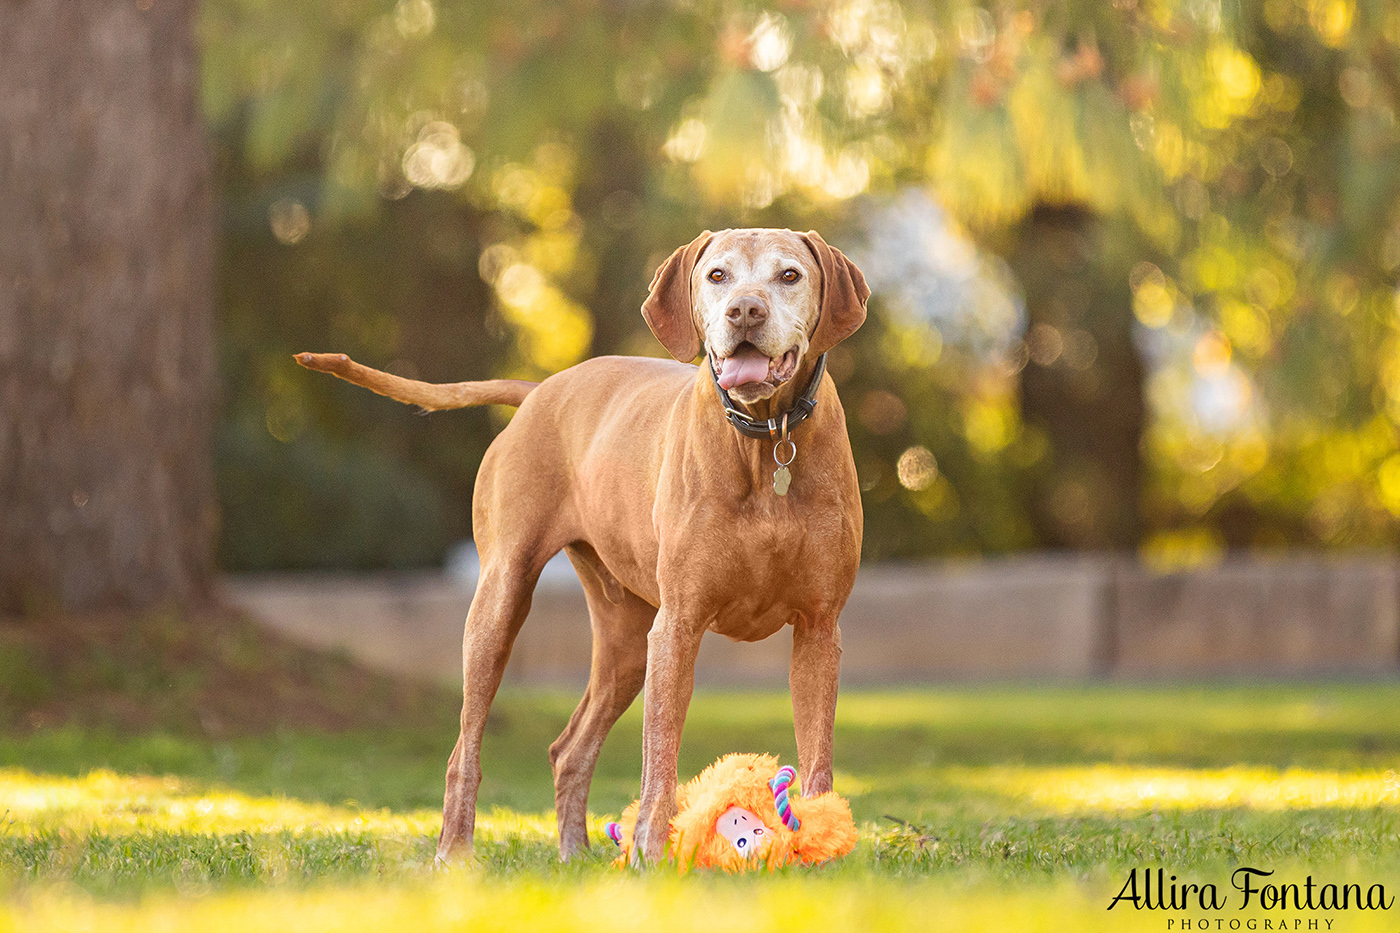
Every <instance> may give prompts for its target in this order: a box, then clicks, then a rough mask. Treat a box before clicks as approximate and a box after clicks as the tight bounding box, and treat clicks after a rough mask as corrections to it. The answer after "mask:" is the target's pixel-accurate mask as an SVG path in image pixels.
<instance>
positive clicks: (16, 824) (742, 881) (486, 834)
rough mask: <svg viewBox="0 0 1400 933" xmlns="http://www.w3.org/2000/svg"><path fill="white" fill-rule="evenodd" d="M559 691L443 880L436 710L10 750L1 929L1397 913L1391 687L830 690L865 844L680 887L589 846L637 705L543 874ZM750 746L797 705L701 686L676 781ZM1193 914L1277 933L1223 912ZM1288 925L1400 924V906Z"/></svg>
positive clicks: (612, 926)
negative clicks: (569, 848)
mask: <svg viewBox="0 0 1400 933" xmlns="http://www.w3.org/2000/svg"><path fill="white" fill-rule="evenodd" d="M575 699H576V698H575V697H573V696H565V695H562V694H556V693H538V692H535V693H507V694H503V695H502V697H501V698H500V699H499V700H498V701H497V706H496V708H495V710H494V711H493V715H492V719H491V723H490V728H489V730H488V734H487V737H486V742H485V746H484V749H483V760H484V769H485V779H484V781H483V784H482V799H481V811H482V818H481V820H480V822H479V826H478V858H477V861H476V863H475V864H474V865H472V866H469V867H467V868H464V869H460V870H457V871H454V872H451V873H440V872H439V873H435V872H433V871H432V869H431V856H432V848H433V841H434V836H435V834H436V830H437V825H438V818H439V814H438V811H437V807H438V806H439V804H440V799H441V787H442V768H443V764H444V762H445V759H446V754H447V752H448V751H449V750H450V748H451V745H452V741H453V739H454V737H455V716H454V711H453V710H452V709H451V708H450V707H449V706H446V705H443V704H437V705H432V704H427V705H425V706H423V708H422V710H421V714H420V715H417V716H415V717H413V718H411V719H408V720H406V721H404V722H402V723H401V724H399V725H397V726H395V727H393V728H386V727H382V726H377V727H375V728H372V729H362V730H359V731H352V732H344V733H321V732H308V731H295V732H293V731H286V732H272V733H268V734H263V735H242V736H238V735H227V736H223V737H220V738H211V737H209V736H207V735H199V734H194V733H189V732H179V731H155V732H146V733H136V734H132V733H129V732H122V731H120V730H116V729H111V728H106V727H95V726H81V727H80V726H69V727H61V728H54V729H47V730H38V731H33V732H30V733H28V734H12V735H9V736H8V737H4V738H0V814H3V816H0V904H3V906H0V931H3V930H6V929H7V928H9V927H17V928H22V929H28V928H35V929H42V928H51V927H65V928H83V927H86V928H89V929H100V930H108V929H112V930H121V929H132V930H136V929H142V930H145V929H158V928H169V929H193V930H200V929H211V930H212V929H220V930H222V929H259V930H261V929H339V928H345V929H383V928H399V929H414V930H417V929H437V928H448V927H450V928H454V929H458V928H464V927H465V928H470V929H473V930H476V929H494V928H497V927H499V928H501V929H590V930H591V929H608V930H616V929H619V928H622V929H632V928H638V929H654V928H657V927H658V926H665V927H674V928H678V929H690V928H696V929H699V928H702V926H703V928H704V929H712V928H713V927H714V926H715V924H721V925H726V924H730V923H733V924H734V925H739V926H746V927H750V928H753V929H774V928H777V927H779V926H782V927H793V926H796V927H802V926H804V925H805V926H814V927H817V928H827V927H832V928H848V929H903V928H938V929H989V930H1000V929H1047V930H1049V929H1056V930H1062V929H1090V930H1095V929H1108V930H1118V929H1123V930H1132V929H1152V930H1166V929H1169V928H1168V927H1167V926H1166V921H1167V920H1168V919H1174V918H1175V919H1179V918H1183V917H1188V916H1190V917H1195V916H1196V915H1197V914H1199V911H1193V912H1190V913H1187V914H1183V913H1181V912H1173V911H1165V912H1163V911H1147V910H1140V911H1133V910H1131V905H1126V906H1124V905H1120V906H1119V907H1118V908H1116V909H1115V910H1114V911H1113V912H1112V913H1108V912H1107V911H1106V909H1105V908H1106V906H1107V904H1108V903H1109V902H1110V900H1111V899H1112V898H1113V896H1114V895H1115V894H1116V893H1118V891H1119V889H1120V888H1121V887H1122V886H1123V884H1124V881H1125V879H1126V877H1127V873H1128V871H1129V870H1131V869H1134V868H1136V869H1146V868H1153V869H1155V868H1156V867H1159V866H1160V867H1164V868H1166V869H1167V870H1168V872H1169V873H1175V874H1177V875H1178V876H1180V877H1181V878H1182V879H1183V882H1184V881H1186V880H1190V881H1195V882H1198V883H1205V882H1213V883H1216V884H1217V885H1219V886H1220V887H1221V889H1222V891H1223V893H1225V894H1231V893H1232V889H1230V888H1229V878H1230V872H1231V871H1232V870H1233V869H1234V868H1236V867H1238V866H1240V865H1252V866H1256V867H1260V868H1263V869H1274V870H1276V872H1277V875H1276V876H1275V877H1278V878H1283V879H1286V880H1290V881H1296V882H1297V883H1300V884H1301V883H1302V882H1303V880H1304V878H1306V877H1307V876H1308V875H1309V874H1311V875H1312V876H1313V877H1314V878H1316V879H1318V883H1319V884H1321V883H1323V881H1333V882H1337V883H1342V882H1345V881H1352V882H1356V883H1360V884H1362V886H1363V888H1365V887H1367V886H1369V885H1370V884H1373V883H1383V884H1386V885H1387V890H1388V892H1389V893H1390V894H1392V895H1393V894H1400V780H1397V778H1396V771H1397V770H1400V716H1397V715H1396V711H1397V710H1400V685H1397V684H1394V683H1311V684H1240V685H1224V686H1222V685H1215V686H1204V685H1202V686H1181V685H1112V684H1095V685H1079V686H1064V685H1058V686H1057V685H1026V686H998V687H983V688H976V687H964V688H945V689H919V690H902V691H879V692H861V691H846V692H844V693H843V695H842V698H841V704H840V711H839V716H838V732H837V747H836V754H837V758H836V760H837V774H836V785H837V789H838V791H840V792H842V793H843V794H844V795H845V796H847V797H848V798H849V799H850V801H851V805H852V810H853V812H854V813H855V816H856V819H857V821H858V823H860V824H861V826H862V835H861V842H860V844H859V846H858V848H857V850H856V852H855V853H853V854H852V855H851V856H850V857H848V858H847V859H845V860H844V861H842V862H840V863H838V864H835V865H830V866H826V867H823V868H820V869H788V870H784V871H782V872H779V873H778V876H777V877H768V876H764V877H754V876H744V877H737V878H726V877H704V876H700V877H694V878H689V877H688V878H686V879H685V880H679V879H677V878H675V877H674V876H673V875H672V874H670V873H669V872H667V871H665V870H653V871H649V872H643V873H640V874H636V873H631V872H621V871H619V870H617V869H614V868H613V867H611V865H610V864H609V861H610V857H611V854H612V853H611V851H610V849H611V846H610V844H609V843H607V842H606V840H603V839H602V836H601V825H602V822H603V821H604V820H606V819H607V818H610V817H611V816H614V815H616V814H617V813H618V812H619V811H620V810H621V809H622V807H623V806H625V805H626V804H627V803H628V802H629V801H630V800H631V799H632V797H633V796H634V795H635V793H636V789H637V775H638V773H639V769H640V712H639V710H637V709H634V710H632V711H631V712H629V713H628V715H627V716H626V717H624V719H623V721H622V722H621V723H620V724H619V725H618V727H617V728H616V729H615V730H614V733H613V735H612V736H611V737H610V738H609V740H608V743H607V745H606V746H605V748H604V750H603V754H602V757H601V759H600V761H599V766H598V771H597V775H596V777H595V781H594V785H593V794H592V797H591V799H590V809H591V810H592V812H593V813H594V814H595V822H594V827H593V829H594V839H595V842H594V848H593V850H592V852H591V853H590V854H589V855H588V856H587V857H586V858H583V859H580V860H577V861H575V862H573V863H570V864H568V865H561V864H560V863H559V862H558V861H557V858H556V855H555V852H554V842H553V832H554V828H553V817H552V813H551V812H550V810H551V807H552V802H553V792H552V788H551V785H550V780H549V767H548V762H547V757H546V749H547V746H548V744H549V742H550V741H551V740H552V739H553V738H554V736H555V735H557V734H558V732H559V731H560V730H561V729H562V728H563V726H564V723H565V722H566V721H567V718H568V714H569V712H570V710H571V708H572V705H573V702H574V700H575ZM745 750H753V751H768V752H771V753H773V754H776V755H778V756H779V757H780V758H782V759H783V760H784V761H791V762H795V760H796V754H795V749H794V747H793V740H792V734H791V709H790V706H789V700H788V698H787V696H786V695H785V694H780V693H733V692H725V693H702V694H699V695H697V697H696V700H695V702H694V704H693V705H692V708H691V713H690V718H689V720H688V722H687V727H686V734H685V742H684V749H683V755H682V761H681V772H682V775H683V776H689V775H691V774H694V773H696V772H697V771H699V770H700V769H701V768H702V767H704V766H705V765H706V764H708V763H709V762H710V761H712V760H714V759H715V758H716V757H718V756H719V755H721V754H724V753H725V752H729V751H745ZM1235 897H1236V898H1238V895H1237V894H1236V895H1235ZM1210 916H1211V917H1213V918H1218V919H1222V920H1224V921H1225V923H1226V926H1225V927H1222V929H1228V928H1229V926H1228V922H1229V920H1231V919H1238V918H1245V919H1247V918H1249V917H1254V918H1255V919H1256V920H1257V921H1258V923H1257V924H1256V927H1255V928H1256V929H1265V927H1264V926H1263V925H1262V922H1263V920H1266V919H1267V920H1269V921H1270V923H1271V926H1270V927H1268V928H1270V929H1277V928H1279V927H1276V926H1273V925H1272V924H1273V923H1274V922H1275V921H1278V922H1282V921H1283V920H1284V919H1286V918H1285V917H1283V915H1282V914H1280V913H1278V912H1266V913H1258V914H1256V913H1252V912H1249V911H1238V912H1237V911H1236V909H1235V904H1234V903H1230V904H1227V906H1226V908H1225V910H1223V911H1219V912H1215V913H1212V914H1211V915H1210ZM1289 917H1291V918H1295V919H1300V920H1302V921H1303V925H1302V926H1301V927H1299V929H1305V928H1307V921H1308V920H1310V919H1317V920H1319V928H1321V929H1326V924H1325V923H1324V922H1322V921H1324V920H1325V919H1333V920H1334V921H1336V923H1337V924H1340V926H1338V925H1334V927H1333V928H1334V929H1346V930H1365V929H1384V930H1389V931H1391V933H1394V930H1396V929H1397V928H1400V908H1397V909H1394V910H1391V911H1372V912H1367V911H1355V910H1348V911H1344V912H1339V911H1333V912H1309V911H1293V912H1290V913H1289ZM1180 928H1181V927H1180V926H1179V925H1176V926H1173V927H1171V928H1170V929H1180ZM1212 928H1214V927H1213V921H1212ZM1241 928H1248V927H1241ZM1287 928H1290V929H1291V928H1292V927H1291V926H1290V927H1287Z"/></svg>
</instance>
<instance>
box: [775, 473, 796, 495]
mask: <svg viewBox="0 0 1400 933" xmlns="http://www.w3.org/2000/svg"><path fill="white" fill-rule="evenodd" d="M791 485H792V471H791V470H789V469H788V468H787V467H785V466H780V467H778V468H777V469H776V470H774V471H773V491H774V492H776V493H777V494H778V495H780V496H785V495H787V491H788V487H789V486H791Z"/></svg>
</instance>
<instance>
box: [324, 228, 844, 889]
mask: <svg viewBox="0 0 1400 933" xmlns="http://www.w3.org/2000/svg"><path fill="white" fill-rule="evenodd" d="M868 296H869V289H868V288H866V285H865V279H864V277H863V276H862V275H861V273H860V270H858V269H857V268H856V267H855V265H854V264H853V263H851V262H850V260H848V259H847V258H846V257H845V256H843V255H842V254H841V253H840V251H838V250H836V249H833V248H832V247H830V246H828V245H827V244H826V243H825V242H823V240H822V238H821V237H820V236H818V235H817V234H815V233H806V234H797V233H793V232H791V231H787V230H726V231H723V232H721V233H718V234H713V235H712V234H710V233H709V232H706V233H704V234H702V235H701V236H700V237H698V238H697V239H696V240H695V241H693V242H692V243H690V244H689V245H687V246H684V247H682V248H681V249H678V250H676V252H675V253H673V254H672V255H671V257H670V258H669V259H668V260H666V262H665V264H664V265H662V267H661V268H660V269H659V270H657V273H656V277H655V278H654V279H653V280H652V284H651V294H650V295H649V296H648V298H647V300H646V302H645V304H643V306H642V314H643V315H644V316H645V317H646V321H647V324H648V325H650V327H651V329H652V332H653V333H654V334H656V337H657V339H658V340H660V341H661V343H662V344H663V345H664V346H665V347H666V349H667V350H668V351H670V353H671V354H672V355H673V356H674V357H675V358H676V359H677V360H679V361H680V362H671V361H669V360H666V361H662V360H654V359H642V358H631V357H602V358H599V359H594V360H589V361H587V362H584V363H580V364H579V365H577V366H574V367H572V368H571V369H568V370H565V371H564V372H561V373H558V374H557V375H554V376H551V377H550V378H549V379H546V380H545V381H544V382H542V383H538V384H536V383H530V382H518V381H512V380H497V381H493V382H467V383H457V384H455V385H428V384H426V383H421V382H414V381H412V380H407V379H401V378H399V377H397V376H391V375H388V374H387V373H381V372H378V371H377V370H372V369H367V368H366V367H363V366H360V365H359V364H357V363H354V362H353V361H351V360H350V359H349V358H348V357H346V356H344V355H340V354H314V353H303V354H299V355H298V356H297V360H298V362H300V363H301V364H302V365H303V366H306V367H309V368H311V369H318V370H322V371H324V372H330V373H333V374H335V375H337V376H339V377H340V378H342V379H346V380H349V381H350V382H354V383H356V384H358V385H362V386H365V387H367V388H370V389H373V390H374V391H376V392H379V393H380V394H382V395H388V396H390V397H392V398H396V399H398V400H400V401H403V402H408V403H411V404H417V405H421V406H423V407H424V408H427V409H443V408H461V407H464V406H467V405H485V404H505V405H519V406H520V411H519V412H518V413H517V414H516V416H515V418H514V419H513V420H512V421H511V422H510V424H509V426H507V427H506V429H505V430H504V431H502V432H501V434H500V436H498V437H497V438H496V440H495V441H494V442H493V443H492V444H491V447H490V449H489V450H488V451H487V452H486V456H485V458H484V459H483V460H482V463H481V471H480V473H479V474H478V476H477V480H476V493H475V497H474V500H473V503H472V509H473V511H472V515H473V522H474V525H473V531H474V534H475V537H476V544H477V548H478V549H479V552H480V555H481V576H480V580H479V583H478V584H477V591H476V596H475V598H474V599H473V600H472V604H471V611H470V613H469V614H468V616H467V625H466V633H465V635H464V637H463V642H462V664H463V673H464V676H465V684H464V695H463V702H462V730H461V735H460V736H459V738H458V739H457V747H456V748H454V749H453V751H452V757H451V759H450V761H449V762H448V766H447V793H446V796H445V798H444V800H443V814H442V834H441V836H440V837H439V840H438V852H437V854H438V858H439V859H447V858H449V857H451V856H452V855H454V854H456V853H459V852H464V851H466V850H467V849H468V848H469V847H470V845H471V841H472V832H473V827H474V826H475V823H476V794H477V788H478V786H479V785H480V783H481V762H480V748H481V735H482V730H483V728H484V727H485V724H486V713H487V710H488V709H489V707H490V705H491V701H492V699H493V698H494V697H495V695H496V689H497V687H498V686H499V685H500V682H501V674H502V672H503V670H504V669H505V666H506V660H507V658H508V657H509V655H510V650H511V645H512V644H513V642H514V640H515V636H516V633H517V632H518V631H519V630H520V625H521V623H522V622H524V621H525V616H526V614H527V613H528V612H529V610H530V597H531V594H532V592H533V591H534V588H535V583H536V581H537V580H538V579H539V575H540V571H541V569H542V568H543V567H544V564H545V562H546V561H547V560H549V558H550V557H551V556H553V555H554V554H556V553H558V552H559V550H560V549H563V550H564V551H565V552H567V553H568V555H569V559H570V561H572V562H573V565H574V567H575V569H576V570H577V572H578V575H579V579H580V580H581V581H582V583H583V588H584V592H585V594H586V596H587V599H588V609H589V615H590V617H591V621H592V626H593V661H592V670H591V672H590V675H589V681H588V689H587V690H586V691H585V692H584V695H583V700H582V701H581V702H580V703H579V705H578V709H576V710H575V711H574V714H573V716H572V717H571V718H570V720H569V725H568V727H567V728H565V730H564V732H563V734H562V735H560V736H559V738H558V740H557V741H555V742H554V744H553V745H551V746H550V749H549V755H550V761H551V762H552V763H553V767H554V786H555V806H556V812H557V816H558V820H559V851H560V854H561V855H562V856H563V857H564V858H568V857H569V856H570V855H572V854H573V853H574V852H576V851H577V850H578V849H579V848H581V847H586V846H587V845H588V838H587V833H586V826H585V818H586V814H587V803H588V788H589V784H590V782H591V780H592V777H593V766H594V764H595V762H596V761H597V758H598V751H599V749H600V748H601V747H602V744H603V739H604V738H605V737H606V736H607V733H608V730H609V729H611V728H612V725H613V723H614V722H616V721H617V718H618V717H619V716H620V715H622V713H623V711H624V710H626V709H627V707H628V706H630V705H631V703H632V701H633V699H635V698H636V696H637V693H638V692H639V691H640V690H641V689H642V687H643V685H645V687H646V700H645V708H644V713H643V724H642V735H643V739H642V741H643V758H642V762H643V763H642V788H641V813H640V816H639V818H638V821H637V827H636V836H635V838H636V839H637V841H638V845H637V849H636V850H635V851H638V852H640V853H641V855H642V856H643V857H645V858H646V859H648V860H653V861H654V860H656V859H658V858H660V857H661V856H662V855H663V853H664V849H665V845H666V840H667V835H668V831H669V826H670V821H671V818H672V817H673V816H674V815H675V812H676V784H677V777H678V775H677V773H676V769H677V756H678V754H679V751H680V740H681V729H682V726H683V725H684V723H685V714H686V709H687V707H688V706H689V703H690V697H691V692H692V690H693V687H694V674H695V657H696V653H697V652H698V650H699V648H700V638H701V636H702V635H704V634H705V632H707V631H709V632H718V633H719V634H721V635H726V636H728V637H729V638H732V639H735V640H738V641H757V640H758V639H761V638H767V637H768V636H769V635H772V634H773V633H775V632H777V631H778V630H779V629H781V628H782V627H783V626H785V625H791V626H792V627H793V639H792V668H791V676H790V684H791V688H792V708H793V719H794V723H795V727H796V734H797V749H798V759H799V765H800V768H801V774H802V783H803V788H802V791H803V793H804V794H819V793H822V792H824V791H828V790H831V745H832V726H833V722H834V719H835V715H836V689H837V680H838V675H839V671H840V663H841V634H840V629H839V628H838V626H837V616H838V615H839V614H840V612H841V609H842V607H843V606H844V605H845V603H846V598H847V596H849V595H850V592H851V586H852V584H853V583H854V582H855V576H856V568H857V565H858V563H859V560H860V544H861V528H862V520H861V506H860V490H859V487H858V485H857V482H856V471H855V465H854V463H853V461H852V458H851V446H850V441H849V440H848V439H847V436H846V420H845V414H844V413H843V411H842V409H841V403H840V401H839V400H838V399H837V397H836V387H835V385H834V384H833V383H832V381H831V379H830V377H828V376H826V375H825V368H824V358H823V357H822V354H824V353H825V352H826V351H827V350H829V349H831V347H833V346H834V345H835V344H836V343H837V342H838V341H840V340H842V339H844V338H845V337H847V336H849V335H850V334H851V333H852V332H853V331H855V329H856V328H858V327H859V326H860V325H861V323H862V322H863V321H864V320H865V301H866V298H867V297H868ZM702 347H703V349H704V351H705V354H706V357H707V363H706V364H702V365H701V366H700V367H699V368H698V369H697V368H696V367H695V366H692V365H690V362H691V361H692V360H693V359H695V357H696V356H697V355H698V354H699V353H700V351H701V349H702ZM712 370H713V373H714V375H713V376H712V374H711V372H712ZM807 415H810V417H806V416H807ZM804 417H805V420H802V419H803V418H804ZM799 422H801V423H799ZM745 432H746V433H745ZM775 461H776V462H775ZM783 462H787V463H788V464H789V465H788V466H786V467H782V468H779V469H775V467H778V466H779V464H781V463H783ZM781 474H786V475H785V476H784V475H781ZM789 482H790V487H789Z"/></svg>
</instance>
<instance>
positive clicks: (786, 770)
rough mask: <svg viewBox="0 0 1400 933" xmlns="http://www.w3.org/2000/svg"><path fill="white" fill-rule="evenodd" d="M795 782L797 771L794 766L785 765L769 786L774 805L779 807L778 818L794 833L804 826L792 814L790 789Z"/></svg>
mask: <svg viewBox="0 0 1400 933" xmlns="http://www.w3.org/2000/svg"><path fill="white" fill-rule="evenodd" d="M795 780H797V770H796V769H795V768H793V767H792V765H783V766H782V767H781V768H779V769H778V773H777V774H776V775H774V776H773V780H771V781H769V782H768V786H769V787H770V788H772V789H773V803H775V804H776V805H777V807H778V816H779V817H781V818H782V820H783V825H784V826H786V827H787V828H788V830H789V831H791V832H794V833H795V832H797V828H798V827H799V826H801V825H802V821H801V820H799V819H798V818H797V816H796V814H794V813H793V812H792V804H791V803H789V802H788V787H789V786H790V785H791V784H792V782H793V781H795Z"/></svg>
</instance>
